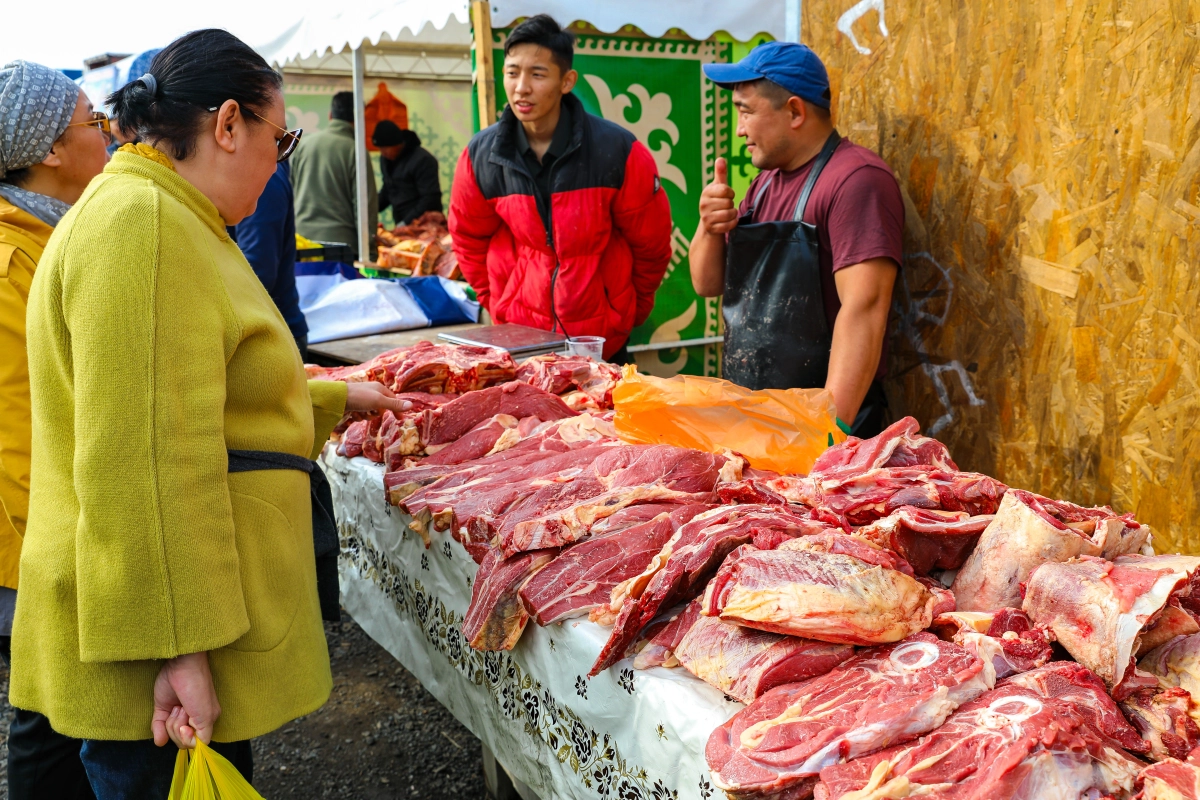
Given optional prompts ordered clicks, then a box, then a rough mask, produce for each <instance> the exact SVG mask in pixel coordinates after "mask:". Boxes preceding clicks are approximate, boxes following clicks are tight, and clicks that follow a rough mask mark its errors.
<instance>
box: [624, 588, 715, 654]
mask: <svg viewBox="0 0 1200 800" xmlns="http://www.w3.org/2000/svg"><path fill="white" fill-rule="evenodd" d="M698 619H700V601H699V600H693V601H692V602H690V603H688V604H687V605H686V606H684V607H683V608H682V609H680V610H679V612H678V613H677V614H674V615H672V616H671V617H670V619H668V620H666V621H663V622H655V623H653V624H651V625H650V626H648V627H647V628H646V630H645V631H643V635H644V636H645V639H644V641H643V642H642V646H641V647H640V649H639V646H638V645H637V644H634V645H633V647H632V648H631V649H633V650H636V651H637V654H636V656H635V657H634V659H633V668H634V669H650V668H651V667H677V666H679V659H678V658H676V657H675V648H677V647H679V643H680V642H682V641H683V637H684V636H685V635H686V634H687V632H688V631H690V630H691V629H692V626H693V625H695V624H696V620H698ZM626 654H628V651H626Z"/></svg>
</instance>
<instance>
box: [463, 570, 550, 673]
mask: <svg viewBox="0 0 1200 800" xmlns="http://www.w3.org/2000/svg"><path fill="white" fill-rule="evenodd" d="M557 554H558V551H557V550H539V551H534V552H532V553H522V554H521V555H519V556H516V557H515V558H504V556H503V555H502V554H501V553H500V551H498V550H492V551H491V552H489V553H488V555H487V557H485V558H484V559H483V563H482V564H481V565H480V567H479V571H478V572H476V573H475V582H474V583H473V584H472V586H471V604H470V605H469V606H468V607H467V613H466V615H465V616H464V618H463V626H462V627H463V638H465V639H466V640H467V644H469V645H470V646H471V647H472V648H474V649H476V650H511V649H513V647H514V646H515V645H516V643H517V640H518V639H520V638H521V633H522V631H524V630H525V625H526V623H527V622H529V614H528V613H526V611H525V608H524V606H522V605H521V601H520V599H519V597H518V596H517V593H518V592H519V591H520V589H521V587H522V586H523V585H524V584H525V581H527V580H529V578H530V576H532V575H534V574H536V573H537V571H538V570H540V569H542V568H543V567H545V566H546V565H547V564H549V563H550V562H551V560H553V558H554V556H555V555H557Z"/></svg>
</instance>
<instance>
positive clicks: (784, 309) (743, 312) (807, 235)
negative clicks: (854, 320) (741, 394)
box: [721, 131, 842, 390]
mask: <svg viewBox="0 0 1200 800" xmlns="http://www.w3.org/2000/svg"><path fill="white" fill-rule="evenodd" d="M841 140H842V137H841V136H839V135H838V132H837V131H834V132H833V133H831V134H829V138H828V139H826V140H825V146H824V147H822V148H821V152H820V154H818V155H817V159H816V161H815V162H814V163H813V166H812V170H811V171H810V172H809V173H808V179H807V180H806V181H805V182H804V188H803V190H802V191H801V192H800V200H799V202H798V203H796V213H795V215H794V216H793V218H792V220H791V221H789V222H758V223H751V222H750V220H751V219H753V217H754V210H755V208H756V207H757V206H758V203H759V201H760V200H761V199H762V196H763V193H764V192H766V190H767V188H768V186H769V185H770V182H769V181H764V182H763V186H762V188H760V189H759V191H758V194H757V195H756V196H755V197H754V200H753V202H752V203H751V204H750V209H749V211H748V212H747V213H746V214H745V215H744V216H743V217H742V218H741V219H740V220H738V225H737V227H736V228H734V229H733V232H732V233H730V234H729V245H728V247H726V253H725V299H724V303H723V307H724V310H725V355H724V358H723V360H722V362H721V364H722V371H723V372H722V374H723V376H724V377H725V379H726V380H728V381H733V382H734V383H736V384H738V385H739V386H745V387H746V388H748V389H756V390H757V389H814V388H820V387H823V386H824V385H825V377H826V374H827V373H828V372H829V348H830V347H831V346H832V344H833V331H832V329H831V328H830V325H829V321H828V320H827V319H826V318H825V301H824V294H823V293H822V291H821V263H820V260H819V258H818V251H819V249H820V245H819V244H818V242H817V226H816V225H813V224H811V223H808V222H805V221H804V211H805V209H806V208H807V206H808V198H809V196H810V195H812V190H813V187H814V186H816V184H817V179H818V178H819V177H821V172H822V170H824V169H825V165H826V164H828V163H829V158H830V157H831V156H832V155H833V151H834V150H835V149H836V148H837V146H838V143H839V142H841Z"/></svg>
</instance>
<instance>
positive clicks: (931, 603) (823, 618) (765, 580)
mask: <svg viewBox="0 0 1200 800" xmlns="http://www.w3.org/2000/svg"><path fill="white" fill-rule="evenodd" d="M897 567H903V568H907V569H908V572H910V573H911V568H908V567H907V564H902V562H901V560H900V559H899V558H898V557H897V556H896V555H895V554H893V553H891V552H890V551H887V550H883V549H881V548H878V547H876V546H875V545H872V544H870V543H868V542H865V541H862V540H859V539H855V538H854V537H852V536H848V535H846V534H843V533H824V534H821V535H819V536H813V537H804V538H800V539H795V540H793V541H790V542H785V543H784V544H782V545H780V546H779V548H778V549H776V550H771V551H759V552H751V553H747V554H745V555H743V556H742V557H741V558H739V559H737V560H736V561H733V560H732V559H730V560H727V561H726V563H725V564H723V565H722V566H721V568H720V569H719V570H718V571H717V575H716V577H715V578H713V580H712V581H711V582H710V583H709V585H708V590H707V591H706V593H705V596H704V613H705V614H706V615H708V616H713V617H717V616H719V617H720V618H721V619H723V620H726V621H728V622H736V623H738V624H741V625H746V626H748V627H751V628H757V629H759V630H764V631H771V632H774V633H780V634H790V635H792V636H801V637H804V638H808V639H817V640H819V641H825V642H838V643H843V644H862V645H867V644H884V643H888V642H898V641H900V640H901V639H903V638H905V637H907V636H909V635H911V634H914V633H916V632H917V631H921V630H924V629H925V628H927V627H929V624H930V623H931V622H932V621H933V610H934V607H935V606H936V604H937V600H936V598H935V596H934V595H933V594H932V593H931V592H930V591H929V590H928V589H926V588H925V587H924V586H923V585H921V584H920V583H919V582H917V581H916V580H915V579H914V578H912V577H910V575H908V574H905V573H904V572H902V571H901V570H900V569H897Z"/></svg>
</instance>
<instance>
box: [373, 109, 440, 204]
mask: <svg viewBox="0 0 1200 800" xmlns="http://www.w3.org/2000/svg"><path fill="white" fill-rule="evenodd" d="M371 143H372V144H373V145H375V146H376V147H378V148H379V155H380V159H379V169H380V172H382V173H383V190H382V191H381V192H380V193H379V210H380V211H383V210H384V209H385V208H387V207H388V206H391V208H392V218H393V219H395V220H396V224H397V225H407V224H409V223H410V222H412V221H413V220H414V219H416V218H417V217H419V216H421V215H422V214H424V213H425V212H426V211H441V210H442V183H441V180H439V179H438V160H437V158H436V157H435V156H434V155H433V153H431V152H429V151H428V150H426V149H425V148H424V147H421V137H420V136H417V132H416V131H412V130H403V129H401V127H400V126H399V125H397V124H396V123H394V122H392V121H391V120H390V119H385V120H381V121H380V122H379V124H378V125H376V126H375V131H374V133H372V134H371Z"/></svg>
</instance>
